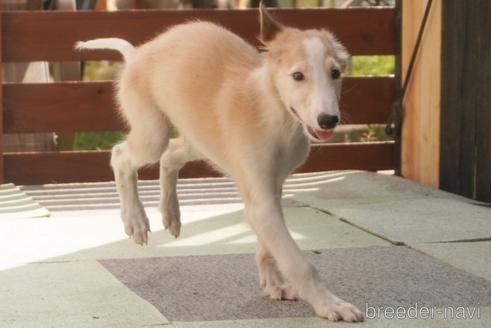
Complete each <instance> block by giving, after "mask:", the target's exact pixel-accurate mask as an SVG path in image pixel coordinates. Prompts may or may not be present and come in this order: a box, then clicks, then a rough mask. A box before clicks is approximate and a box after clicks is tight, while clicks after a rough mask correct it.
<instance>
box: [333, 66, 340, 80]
mask: <svg viewBox="0 0 492 328" xmlns="http://www.w3.org/2000/svg"><path fill="white" fill-rule="evenodd" d="M339 77H340V70H339V69H338V68H332V69H331V78H332V79H334V80H336V79H338V78H339Z"/></svg>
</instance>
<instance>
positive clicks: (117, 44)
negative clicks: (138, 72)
mask: <svg viewBox="0 0 492 328" xmlns="http://www.w3.org/2000/svg"><path fill="white" fill-rule="evenodd" d="M75 49H77V50H82V49H113V50H118V51H119V52H121V54H122V55H123V58H124V59H125V61H126V62H127V61H128V60H130V59H131V58H132V57H133V55H134V53H135V47H134V46H133V45H132V44H131V43H130V42H128V41H126V40H123V39H118V38H106V39H94V40H88V41H79V42H77V43H75Z"/></svg>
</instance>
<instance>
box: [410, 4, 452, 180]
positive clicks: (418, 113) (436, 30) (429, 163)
mask: <svg viewBox="0 0 492 328" xmlns="http://www.w3.org/2000/svg"><path fill="white" fill-rule="evenodd" d="M427 1H429V0H427ZM427 1H414V0H403V1H402V49H401V50H402V58H401V60H402V62H401V64H402V79H404V78H405V76H406V74H407V70H408V65H409V62H410V57H411V54H412V51H413V48H414V46H415V42H416V38H417V34H418V31H419V28H420V24H421V21H422V17H423V14H424V11H425V7H426V5H427ZM441 8H442V0H434V1H433V4H432V8H431V10H430V14H429V20H428V22H427V27H426V30H425V31H424V34H423V38H422V45H421V49H420V51H419V53H418V55H417V59H416V62H415V67H414V71H413V75H412V78H411V80H410V82H409V86H408V90H407V95H406V97H405V99H404V100H403V106H404V109H405V110H404V121H403V128H402V144H401V147H402V150H401V170H402V172H401V173H402V175H403V176H404V177H406V178H409V179H411V180H414V181H417V182H419V183H422V184H425V185H429V186H433V187H438V186H439V146H440V99H441Z"/></svg>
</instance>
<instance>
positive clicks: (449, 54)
mask: <svg viewBox="0 0 492 328" xmlns="http://www.w3.org/2000/svg"><path fill="white" fill-rule="evenodd" d="M442 19H443V32H442V42H443V56H442V93H441V94H442V98H441V103H442V108H441V113H442V115H441V126H442V128H441V153H440V154H441V172H440V187H441V188H442V189H444V190H447V191H451V192H454V193H457V194H461V195H464V196H466V197H470V198H474V199H478V200H481V201H485V202H490V0H475V1H466V0H446V1H444V3H443V18H442Z"/></svg>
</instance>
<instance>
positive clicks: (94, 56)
mask: <svg viewBox="0 0 492 328" xmlns="http://www.w3.org/2000/svg"><path fill="white" fill-rule="evenodd" d="M274 12H275V13H274V14H275V15H276V16H277V17H279V18H280V20H282V21H283V22H284V23H285V24H287V25H292V26H296V27H299V28H327V29H330V30H331V31H333V32H334V33H335V34H336V35H337V36H338V37H339V38H340V40H341V41H342V42H343V43H344V44H345V45H346V47H347V48H348V50H349V52H350V53H351V54H352V55H385V54H391V55H394V54H396V49H397V36H396V34H397V28H396V20H395V10H393V9H390V8H384V9H382V8H377V9H304V10H298V9H290V10H289V9H284V10H282V9H277V10H274ZM197 18H199V19H202V20H209V21H213V22H217V23H220V24H222V25H224V26H226V27H227V28H229V29H231V30H232V31H234V32H236V33H238V34H239V35H241V36H242V37H244V38H245V39H246V40H248V41H249V42H251V43H253V44H257V43H258V41H257V39H256V36H257V35H258V33H259V30H258V18H257V12H256V10H227V11H225V10H198V11H197V10H183V11H174V10H173V11H122V12H41V11H39V12H0V38H1V43H0V78H1V63H2V62H27V61H49V62H60V61H81V60H102V59H108V60H119V59H120V57H119V55H118V54H115V53H114V52H110V51H90V52H82V53H80V52H76V51H74V50H73V44H74V43H75V42H76V41H78V40H87V39H92V38H100V37H121V38H124V39H127V40H129V41H130V42H132V43H133V44H135V45H138V44H141V43H143V42H145V41H147V40H149V39H151V38H152V37H154V36H155V35H157V34H158V33H159V32H161V31H162V30H164V29H165V28H166V27H169V26H172V25H175V24H178V23H182V22H184V21H187V20H191V19H197ZM343 83H344V87H343V91H342V104H343V108H344V111H346V112H347V113H348V117H350V122H348V123H351V124H376V123H380V124H384V123H386V120H387V117H388V115H389V113H390V110H391V105H392V103H393V102H394V101H395V99H396V81H395V78H393V77H360V78H358V77H357V78H356V77H352V78H345V79H344V82H343ZM0 100H1V101H0V147H1V139H2V135H3V134H5V133H31V132H58V133H65V132H81V131H113V130H122V129H124V128H125V127H124V126H123V125H122V123H121V121H119V119H118V118H117V115H116V110H115V108H114V107H115V103H114V101H113V87H112V85H111V82H80V81H79V82H76V81H72V82H59V83H48V84H17V83H12V84H10V83H2V87H1V88H0ZM0 149H2V148H0ZM394 166H395V158H394V143H392V142H375V143H351V144H327V145H320V146H313V149H312V151H311V155H310V157H309V159H308V161H307V162H306V163H305V164H304V165H303V166H302V167H301V168H300V169H299V171H302V172H307V171H321V170H333V169H364V170H372V171H375V170H384V169H393V168H394ZM157 174H158V170H157V169H156V168H155V167H150V168H146V169H143V170H141V172H140V177H141V178H143V179H152V178H156V177H157ZM216 175H217V173H215V172H214V171H212V170H211V169H210V168H208V167H207V166H206V165H205V164H204V163H202V162H195V163H189V164H188V165H186V166H185V167H184V168H183V170H182V171H181V172H180V176H181V177H203V176H216ZM112 179H113V177H112V173H111V170H110V167H109V152H107V151H70V152H29V153H4V152H3V151H0V181H6V182H14V183H18V184H42V183H51V182H75V181H107V180H112Z"/></svg>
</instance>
